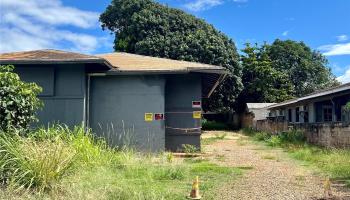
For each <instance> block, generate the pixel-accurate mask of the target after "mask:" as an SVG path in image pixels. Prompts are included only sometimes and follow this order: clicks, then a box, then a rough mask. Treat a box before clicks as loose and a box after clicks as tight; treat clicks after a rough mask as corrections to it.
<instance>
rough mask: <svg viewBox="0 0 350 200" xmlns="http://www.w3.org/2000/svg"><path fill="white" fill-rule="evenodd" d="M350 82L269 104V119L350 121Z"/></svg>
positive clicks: (322, 121)
mask: <svg viewBox="0 0 350 200" xmlns="http://www.w3.org/2000/svg"><path fill="white" fill-rule="evenodd" d="M348 102H350V83H347V84H343V85H340V86H337V87H333V88H329V89H325V90H321V91H317V92H315V93H312V94H309V95H306V96H304V97H300V98H296V99H292V100H288V101H285V102H282V103H278V104H275V105H272V106H269V107H268V109H269V110H270V113H269V116H268V118H269V119H273V120H277V121H287V122H289V123H294V124H298V123H329V122H348V121H349V113H348V112H347V111H346V109H345V105H346V104H347V103H348Z"/></svg>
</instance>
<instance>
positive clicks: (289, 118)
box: [288, 109, 293, 122]
mask: <svg viewBox="0 0 350 200" xmlns="http://www.w3.org/2000/svg"><path fill="white" fill-rule="evenodd" d="M288 121H289V122H292V121H293V120H292V109H288Z"/></svg>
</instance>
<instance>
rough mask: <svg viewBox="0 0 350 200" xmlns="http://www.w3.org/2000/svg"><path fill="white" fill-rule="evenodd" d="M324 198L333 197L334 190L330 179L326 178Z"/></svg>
mask: <svg viewBox="0 0 350 200" xmlns="http://www.w3.org/2000/svg"><path fill="white" fill-rule="evenodd" d="M323 186H324V196H325V198H326V199H328V198H330V197H332V188H331V181H330V180H329V177H327V178H326V180H325V181H324V185H323Z"/></svg>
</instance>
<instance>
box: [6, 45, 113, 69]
mask: <svg viewBox="0 0 350 200" xmlns="http://www.w3.org/2000/svg"><path fill="white" fill-rule="evenodd" d="M51 63H101V64H105V65H107V66H108V67H111V65H110V64H109V63H108V61H106V60H105V59H103V58H100V57H97V56H91V55H86V54H81V53H75V52H68V51H60V50H53V49H43V50H35V51H21V52H12V53H3V54H0V64H51Z"/></svg>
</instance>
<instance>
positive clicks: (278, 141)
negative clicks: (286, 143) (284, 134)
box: [266, 135, 282, 147]
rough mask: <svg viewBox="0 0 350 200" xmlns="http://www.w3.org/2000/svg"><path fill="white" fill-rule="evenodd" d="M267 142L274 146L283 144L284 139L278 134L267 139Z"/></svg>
mask: <svg viewBox="0 0 350 200" xmlns="http://www.w3.org/2000/svg"><path fill="white" fill-rule="evenodd" d="M266 142H267V144H268V145H269V146H272V147H277V146H281V144H282V140H281V138H280V136H278V135H273V136H271V137H270V138H269V139H267V140H266Z"/></svg>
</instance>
